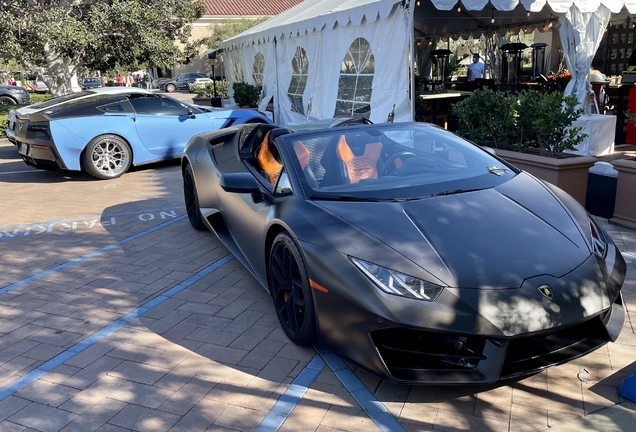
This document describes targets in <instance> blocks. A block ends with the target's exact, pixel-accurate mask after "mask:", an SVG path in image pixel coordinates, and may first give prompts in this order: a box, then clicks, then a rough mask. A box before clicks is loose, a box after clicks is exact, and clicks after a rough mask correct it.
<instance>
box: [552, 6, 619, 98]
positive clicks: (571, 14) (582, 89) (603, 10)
mask: <svg viewBox="0 0 636 432" xmlns="http://www.w3.org/2000/svg"><path fill="white" fill-rule="evenodd" d="M610 14H611V11H610V10H609V9H608V8H607V7H605V6H604V5H600V6H599V8H598V9H597V10H596V11H595V12H581V11H580V10H579V8H578V7H577V6H576V5H572V6H571V7H570V9H569V10H568V11H567V12H566V13H565V14H564V15H563V16H562V17H561V18H560V22H561V28H560V29H559V36H560V37H561V45H562V48H563V55H564V57H565V62H566V64H567V67H568V70H569V71H570V73H571V74H572V78H571V79H570V82H569V83H568V85H567V87H566V88H565V94H566V95H568V96H573V97H575V98H576V99H577V100H578V101H579V104H581V105H582V106H583V107H587V104H586V101H587V98H588V95H589V94H590V93H591V92H592V86H591V84H590V82H589V72H590V67H591V66H592V60H593V59H594V55H595V54H596V50H597V49H598V47H599V45H600V44H601V40H602V39H603V34H604V32H605V28H606V27H607V24H608V23H609V19H610Z"/></svg>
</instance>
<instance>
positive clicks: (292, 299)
mask: <svg viewBox="0 0 636 432" xmlns="http://www.w3.org/2000/svg"><path fill="white" fill-rule="evenodd" d="M269 258H270V259H269V272H268V279H269V280H268V283H269V289H270V293H271V294H272V298H273V299H274V308H275V309H276V315H278V320H279V321H280V324H281V326H282V327H283V331H284V332H285V334H286V335H287V337H288V338H289V339H290V340H291V341H292V342H294V343H295V344H297V345H312V344H313V343H314V341H315V340H316V313H315V310H314V301H313V298H312V296H311V288H310V287H309V277H308V276H307V269H306V267H305V261H304V260H303V257H302V255H301V253H300V250H299V248H298V246H297V245H296V242H295V241H294V240H293V239H292V238H291V236H290V235H289V234H287V233H285V232H282V233H280V234H278V235H277V236H276V238H275V239H274V242H273V243H272V248H271V252H270V257H269Z"/></svg>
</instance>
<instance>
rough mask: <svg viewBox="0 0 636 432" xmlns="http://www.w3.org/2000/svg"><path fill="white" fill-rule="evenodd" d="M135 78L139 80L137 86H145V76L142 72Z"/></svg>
mask: <svg viewBox="0 0 636 432" xmlns="http://www.w3.org/2000/svg"><path fill="white" fill-rule="evenodd" d="M135 79H136V80H137V87H139V88H143V86H144V76H143V75H142V74H138V75H137V76H136V77H135Z"/></svg>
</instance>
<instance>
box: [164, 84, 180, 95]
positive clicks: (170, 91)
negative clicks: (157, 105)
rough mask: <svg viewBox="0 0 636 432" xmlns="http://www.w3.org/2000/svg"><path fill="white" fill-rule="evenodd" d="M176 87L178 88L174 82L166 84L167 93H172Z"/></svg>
mask: <svg viewBox="0 0 636 432" xmlns="http://www.w3.org/2000/svg"><path fill="white" fill-rule="evenodd" d="M176 89H177V87H176V86H175V85H174V84H168V85H167V86H166V93H172V92H173V91H175V90H176Z"/></svg>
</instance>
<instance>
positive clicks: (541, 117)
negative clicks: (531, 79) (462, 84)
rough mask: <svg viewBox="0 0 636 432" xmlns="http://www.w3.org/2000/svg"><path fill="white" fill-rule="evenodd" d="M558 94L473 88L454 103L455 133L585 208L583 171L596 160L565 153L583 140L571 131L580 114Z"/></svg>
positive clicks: (569, 100) (572, 102)
mask: <svg viewBox="0 0 636 432" xmlns="http://www.w3.org/2000/svg"><path fill="white" fill-rule="evenodd" d="M577 105H578V102H577V101H576V99H574V98H571V97H565V96H564V95H563V94H562V93H560V92H542V91H535V90H530V91H523V92H520V93H518V94H513V95H504V94H502V93H495V92H492V91H490V90H487V89H485V90H477V91H475V92H474V93H473V94H472V95H471V96H469V97H468V98H467V99H465V100H463V101H462V102H459V103H457V104H455V106H454V109H455V112H457V116H458V119H459V131H458V133H459V134H460V135H463V136H465V137H467V138H468V139H471V140H472V141H473V142H475V143H477V144H482V145H483V144H486V145H491V146H494V147H495V148H496V149H497V150H496V153H497V155H499V156H500V157H502V158H503V159H505V160H507V161H508V162H510V163H512V164H513V165H515V166H517V167H518V168H520V169H523V170H524V171H527V172H529V173H530V174H532V175H534V176H536V177H538V178H540V179H543V180H546V181H548V182H550V183H553V184H555V185H557V186H558V187H560V188H561V189H563V190H565V191H566V192H568V193H569V194H570V195H572V196H573V197H574V198H575V199H576V200H577V201H579V202H580V203H581V204H583V205H585V197H586V193H587V178H588V170H589V168H590V167H591V166H592V165H594V163H595V162H596V158H592V157H586V156H576V155H571V154H564V153H563V151H564V150H572V149H575V148H576V146H577V145H578V144H579V143H580V142H581V141H582V140H583V139H584V138H585V135H584V134H582V133H581V128H579V127H572V122H573V121H575V120H576V119H578V118H579V116H580V115H581V114H582V112H583V111H582V110H581V109H578V108H577Z"/></svg>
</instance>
